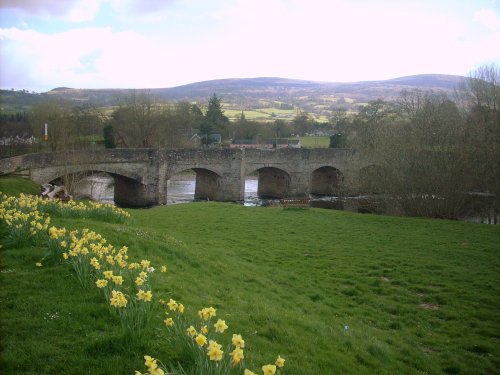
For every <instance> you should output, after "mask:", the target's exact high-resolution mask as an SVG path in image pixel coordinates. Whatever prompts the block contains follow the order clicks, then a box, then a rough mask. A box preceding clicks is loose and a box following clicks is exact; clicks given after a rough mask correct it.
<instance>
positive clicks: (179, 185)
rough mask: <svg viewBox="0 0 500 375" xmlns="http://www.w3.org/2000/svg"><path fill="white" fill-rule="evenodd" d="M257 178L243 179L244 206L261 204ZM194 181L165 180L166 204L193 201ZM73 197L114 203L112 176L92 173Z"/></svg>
mask: <svg viewBox="0 0 500 375" xmlns="http://www.w3.org/2000/svg"><path fill="white" fill-rule="evenodd" d="M257 185H258V180H257V178H248V179H247V180H245V200H244V205H246V206H257V205H262V202H263V200H262V199H259V198H258V196H257ZM195 186H196V181H195V179H194V176H193V177H191V176H181V177H180V178H174V179H171V180H168V181H167V204H176V203H187V202H192V201H194V191H195ZM73 194H74V196H75V198H77V199H78V198H91V199H93V200H95V201H98V202H101V203H114V201H113V199H114V183H113V178H112V177H109V176H104V175H94V176H88V177H85V178H83V179H82V180H80V181H79V183H78V185H77V186H76V187H75V189H74V193H73Z"/></svg>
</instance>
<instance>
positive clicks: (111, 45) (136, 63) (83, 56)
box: [0, 27, 179, 91]
mask: <svg viewBox="0 0 500 375" xmlns="http://www.w3.org/2000/svg"><path fill="white" fill-rule="evenodd" d="M0 42H1V43H0V61H2V68H1V69H0V86H1V87H4V88H5V87H7V88H10V87H14V88H29V89H30V90H33V89H35V90H37V91H40V90H49V89H51V88H53V87H55V86H71V87H85V88H89V87H95V88H98V87H100V88H103V87H120V88H127V87H161V86H163V87H165V86H168V85H169V78H170V74H171V73H172V72H173V71H174V67H173V65H172V62H178V61H179V59H178V58H177V59H176V58H175V57H174V56H172V55H171V54H170V50H171V49H170V48H169V47H168V42H165V43H166V44H163V45H159V44H157V42H155V41H154V40H151V39H149V38H146V37H144V36H142V35H140V34H138V33H136V32H132V31H123V32H116V31H113V30H112V29H111V28H110V27H103V28H98V27H88V28H78V29H72V30H69V31H66V32H62V33H56V34H43V33H40V32H37V31H35V30H20V29H17V28H10V29H0ZM163 72H165V73H163ZM166 72H168V74H167V73H166Z"/></svg>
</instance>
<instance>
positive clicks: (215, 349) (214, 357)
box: [207, 340, 224, 361]
mask: <svg viewBox="0 0 500 375" xmlns="http://www.w3.org/2000/svg"><path fill="white" fill-rule="evenodd" d="M223 354H224V352H223V351H222V346H221V345H219V344H217V342H215V341H212V340H210V344H209V345H208V348H207V355H208V356H209V357H210V360H211V361H221V360H222V356H223Z"/></svg>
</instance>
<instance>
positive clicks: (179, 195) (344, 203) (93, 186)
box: [73, 174, 497, 224]
mask: <svg viewBox="0 0 500 375" xmlns="http://www.w3.org/2000/svg"><path fill="white" fill-rule="evenodd" d="M195 186H196V182H195V176H194V174H193V175H180V176H175V177H174V178H173V179H171V180H168V181H167V204H177V203H188V202H193V201H194V191H195ZM257 188H258V179H257V177H250V178H247V179H246V180H245V196H244V201H243V204H244V205H245V206H268V205H270V204H272V203H276V202H278V201H279V200H277V199H276V200H272V199H261V198H259V197H258V195H257ZM73 195H74V197H75V198H77V199H79V198H91V199H93V200H95V201H98V202H101V203H111V204H113V203H114V181H113V178H112V177H111V176H107V175H103V174H97V175H93V176H88V177H85V178H84V179H82V180H80V182H79V183H78V184H77V186H76V188H75V189H74V193H73ZM311 207H317V208H329V209H337V210H348V211H353V212H361V213H375V214H384V213H385V214H389V215H390V214H397V213H396V212H390V209H388V207H387V206H385V207H384V205H380V204H379V203H377V201H376V200H375V199H371V198H370V197H363V196H358V197H342V198H339V197H330V196H328V197H320V196H312V197H311ZM463 219H464V220H466V221H473V222H479V223H490V224H493V223H495V222H497V221H496V220H493V219H492V217H490V216H487V217H485V216H484V215H482V216H481V215H477V214H476V215H473V216H470V217H466V218H463Z"/></svg>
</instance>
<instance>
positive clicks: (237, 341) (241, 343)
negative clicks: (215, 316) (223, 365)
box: [231, 334, 245, 348]
mask: <svg viewBox="0 0 500 375" xmlns="http://www.w3.org/2000/svg"><path fill="white" fill-rule="evenodd" d="M231 342H232V343H233V345H234V346H235V347H237V348H244V347H245V340H243V338H242V337H241V335H236V334H233V338H232V340H231Z"/></svg>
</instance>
